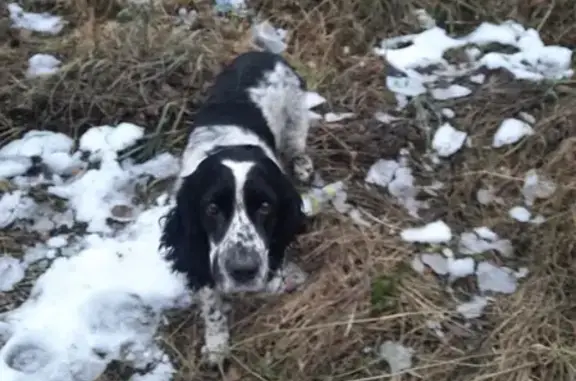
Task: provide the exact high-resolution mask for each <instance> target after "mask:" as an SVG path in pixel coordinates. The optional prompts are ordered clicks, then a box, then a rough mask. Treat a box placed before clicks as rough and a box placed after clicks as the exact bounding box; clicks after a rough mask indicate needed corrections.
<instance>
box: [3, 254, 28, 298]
mask: <svg viewBox="0 0 576 381" xmlns="http://www.w3.org/2000/svg"><path fill="white" fill-rule="evenodd" d="M24 271H25V267H24V265H23V264H22V262H20V261H19V260H18V259H16V258H12V257H10V256H7V255H3V256H0V292H6V291H10V290H12V288H13V287H14V285H16V283H18V282H20V281H21V280H22V279H24Z"/></svg>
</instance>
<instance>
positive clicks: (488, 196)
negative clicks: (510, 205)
mask: <svg viewBox="0 0 576 381" xmlns="http://www.w3.org/2000/svg"><path fill="white" fill-rule="evenodd" d="M476 200H478V202H479V203H480V204H482V205H488V204H491V203H493V202H494V203H496V204H504V199H503V198H502V197H498V196H495V195H494V189H493V188H484V189H478V191H477V192H476Z"/></svg>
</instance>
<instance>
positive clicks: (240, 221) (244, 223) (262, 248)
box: [210, 160, 268, 292]
mask: <svg viewBox="0 0 576 381" xmlns="http://www.w3.org/2000/svg"><path fill="white" fill-rule="evenodd" d="M222 164H223V165H225V166H227V167H228V168H230V170H231V171H232V174H233V176H234V182H235V186H236V190H235V200H236V202H235V205H234V212H233V215H232V220H231V221H230V226H229V227H228V231H227V232H226V234H225V235H224V237H223V238H222V240H221V241H220V242H219V243H218V244H217V245H213V246H212V248H211V250H210V262H211V263H213V261H214V260H215V259H216V260H218V263H219V266H220V268H221V269H223V268H224V263H225V261H226V259H227V258H226V257H225V256H226V255H227V254H232V250H231V249H232V248H234V246H236V245H237V244H239V243H240V244H242V245H243V246H245V247H248V248H249V249H250V250H253V251H255V252H256V253H258V256H259V258H260V263H261V267H260V273H259V274H258V276H257V277H256V279H255V281H254V282H253V283H252V284H248V285H247V286H246V289H244V288H242V287H239V286H237V285H235V284H234V282H233V281H232V280H231V279H229V278H228V275H227V274H226V272H225V271H223V275H224V279H223V282H222V285H221V288H222V291H223V292H240V291H248V290H252V289H263V288H265V284H266V277H267V270H268V249H267V247H266V244H265V243H264V241H263V240H262V237H260V234H258V231H257V230H256V227H255V226H254V224H253V223H252V220H250V217H249V216H248V213H247V210H246V205H245V203H244V186H245V184H246V179H247V177H248V172H250V169H251V168H252V167H253V166H254V163H253V162H246V161H242V162H238V161H232V160H223V161H222ZM216 256H218V258H215V257H216Z"/></svg>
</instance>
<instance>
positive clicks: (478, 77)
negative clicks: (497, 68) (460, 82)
mask: <svg viewBox="0 0 576 381" xmlns="http://www.w3.org/2000/svg"><path fill="white" fill-rule="evenodd" d="M469 79H470V82H473V83H476V84H478V85H481V84H483V83H484V82H485V81H486V75H485V74H475V75H471V76H470V78H469Z"/></svg>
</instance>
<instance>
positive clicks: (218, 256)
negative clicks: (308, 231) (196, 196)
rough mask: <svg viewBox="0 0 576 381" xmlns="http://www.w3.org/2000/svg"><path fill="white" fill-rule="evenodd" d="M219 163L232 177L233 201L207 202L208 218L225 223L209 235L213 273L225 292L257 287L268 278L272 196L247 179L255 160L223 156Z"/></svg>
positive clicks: (249, 289)
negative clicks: (219, 232) (215, 232)
mask: <svg viewBox="0 0 576 381" xmlns="http://www.w3.org/2000/svg"><path fill="white" fill-rule="evenodd" d="M222 165H223V166H225V167H227V168H229V169H230V172H231V174H232V177H233V179H234V188H233V192H234V194H233V195H230V196H233V199H234V202H233V203H229V202H228V203H222V204H220V205H219V204H218V203H217V202H213V203H210V204H209V205H208V209H207V214H208V218H212V219H213V221H214V223H215V224H217V225H221V224H222V223H223V224H224V225H227V228H224V229H223V234H217V235H215V236H213V237H211V239H210V264H211V266H212V274H213V276H214V278H215V281H216V282H217V284H218V285H219V287H220V288H222V291H224V292H232V291H257V290H260V289H262V288H264V286H265V284H266V282H267V278H268V243H267V242H266V239H265V238H266V230H267V229H266V219H268V218H269V217H272V216H270V214H271V213H272V212H273V211H272V207H273V206H272V205H273V204H274V203H275V200H272V198H273V197H272V195H271V194H266V192H261V193H260V192H257V189H254V186H255V185H256V184H251V183H250V182H249V181H248V176H249V173H250V171H251V169H252V168H253V167H254V165H255V163H254V162H249V161H244V162H242V161H241V162H235V161H232V160H223V161H222ZM215 201H216V200H215ZM221 229H222V226H219V229H217V230H221Z"/></svg>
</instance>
